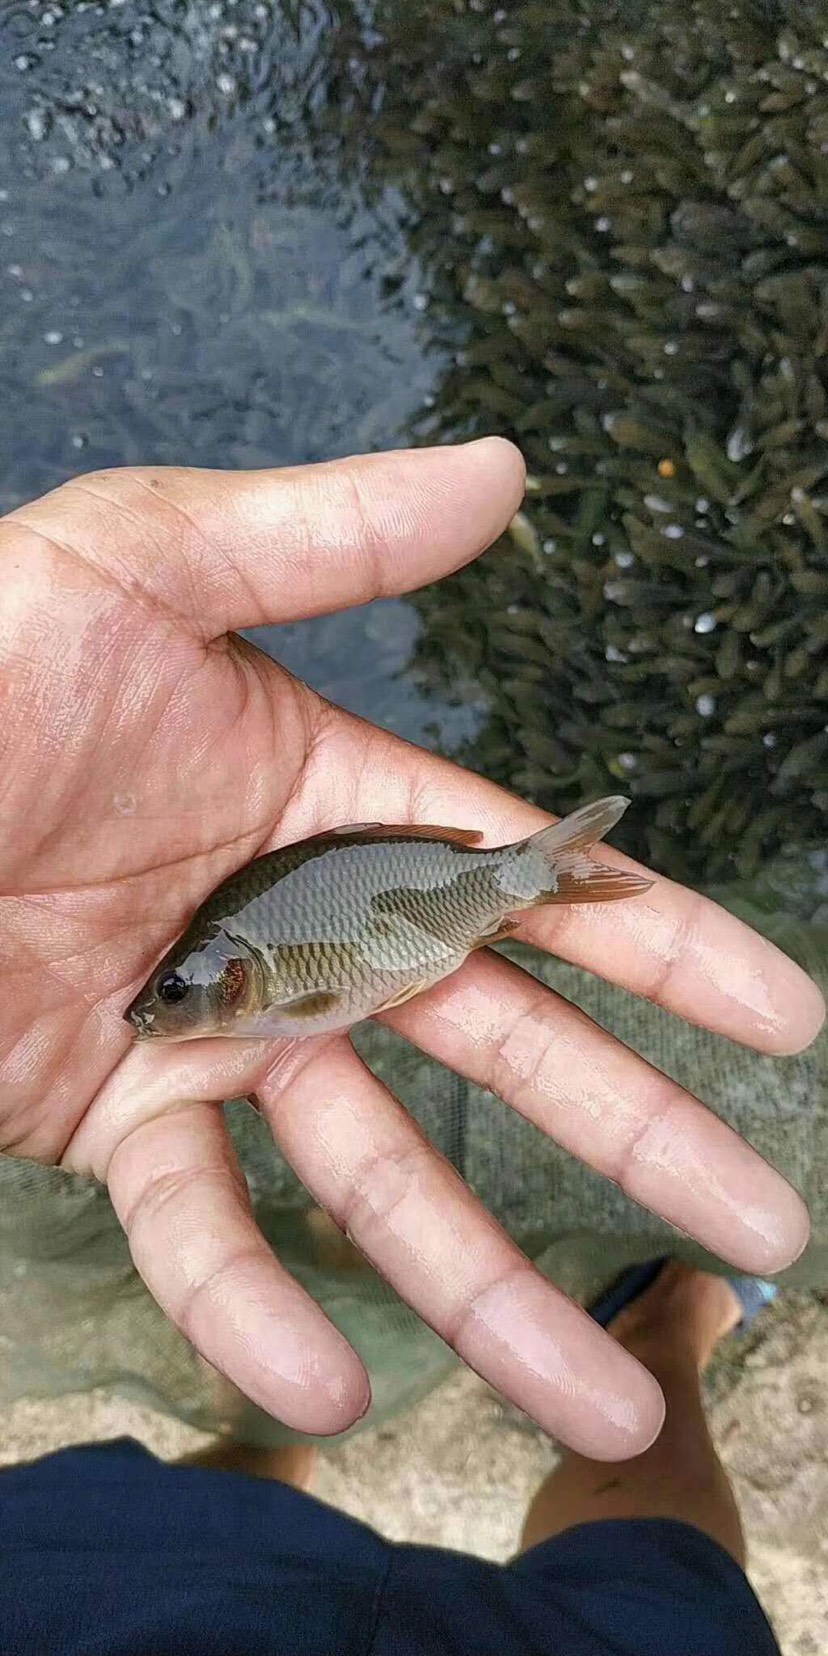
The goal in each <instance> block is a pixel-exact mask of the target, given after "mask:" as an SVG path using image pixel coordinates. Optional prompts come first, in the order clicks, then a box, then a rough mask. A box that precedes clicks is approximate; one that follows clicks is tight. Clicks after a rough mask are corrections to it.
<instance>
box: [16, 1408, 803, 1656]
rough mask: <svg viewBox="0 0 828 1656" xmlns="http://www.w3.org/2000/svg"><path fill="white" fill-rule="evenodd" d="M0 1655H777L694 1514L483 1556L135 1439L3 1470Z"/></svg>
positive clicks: (732, 1567)
mask: <svg viewBox="0 0 828 1656" xmlns="http://www.w3.org/2000/svg"><path fill="white" fill-rule="evenodd" d="M0 1651H2V1656H780V1653H779V1646H778V1645H777V1643H776V1640H775V1638H774V1636H773V1633H772V1632H771V1629H770V1626H769V1624H768V1622H767V1620H766V1618H765V1616H764V1614H763V1612H762V1609H761V1607H760V1605H759V1602H758V1600H757V1599H756V1597H755V1595H754V1593H753V1592H752V1590H751V1588H750V1586H749V1584H748V1581H747V1578H746V1576H745V1575H744V1573H743V1571H742V1570H741V1569H740V1568H739V1566H738V1565H737V1564H736V1562H735V1561H734V1560H733V1559H732V1558H731V1557H730V1556H729V1554H728V1553H726V1552H725V1551H724V1550H723V1549H722V1548H721V1547H720V1546H718V1545H717V1544H716V1543H715V1542H713V1541H712V1540H710V1539H709V1538H708V1537H707V1536H705V1535H703V1534H702V1532H701V1531H700V1530H698V1529H696V1528H694V1527H693V1526H691V1525H689V1524H683V1523H674V1522H672V1521H667V1520H662V1519H658V1518H652V1519H643V1520H638V1519H619V1520H612V1521H603V1520H602V1521H600V1522H595V1523H587V1524H581V1525H578V1526H577V1527H576V1528H574V1529H570V1530H567V1531H566V1532H565V1533H564V1534H562V1535H559V1536H557V1537H555V1538H554V1539H552V1540H550V1541H544V1542H542V1543H541V1544H540V1545H539V1546H536V1547H533V1548H532V1549H531V1551H529V1552H527V1553H525V1554H524V1555H523V1557H521V1558H517V1559H515V1560H514V1561H513V1562H512V1563H509V1564H494V1563H487V1562H485V1561H484V1560H482V1559H478V1558H473V1557H470V1556H468V1555H467V1554H465V1553H460V1552H451V1551H449V1550H447V1549H444V1548H440V1547H422V1546H413V1545H399V1544H395V1543H391V1542H388V1541H385V1540H383V1539H382V1538H381V1537H380V1536H379V1535H377V1534H376V1533H375V1532H374V1531H373V1530H371V1529H368V1528H367V1527H366V1526H365V1525H364V1524H361V1523H357V1522H356V1521H355V1520H354V1519H352V1518H349V1517H346V1516H345V1515H344V1514H342V1513H340V1512H337V1511H336V1510H334V1508H332V1507H329V1506H325V1505H324V1504H323V1503H322V1502H321V1501H317V1500H315V1499H314V1498H313V1497H312V1496H309V1495H305V1494H302V1493H300V1492H299V1491H297V1490H294V1489H291V1488H289V1487H288V1486H287V1485H285V1484H280V1483H274V1482H267V1481H265V1480H261V1479H255V1478H250V1477H247V1476H245V1475H242V1474H237V1473H230V1472H218V1471H209V1470H207V1469H204V1468H195V1467H182V1466H168V1465H165V1464H164V1463H163V1462H161V1461H159V1460H157V1459H156V1458H155V1457H154V1456H153V1455H151V1454H149V1453H148V1451H146V1450H145V1449H143V1448H142V1447H141V1446H140V1445H139V1444H137V1443H134V1442H132V1441H131V1440H129V1439H123V1440H118V1441H117V1442H114V1443H110V1444H102V1445H90V1446H84V1447H81V1448H72V1449H64V1450H60V1451H59V1452H58V1453H56V1454H53V1455H47V1456H46V1457H44V1458H43V1459H42V1460H39V1461H35V1462H33V1463H31V1464H28V1465H22V1466H15V1467H10V1468H7V1469H6V1470H4V1471H2V1472H0Z"/></svg>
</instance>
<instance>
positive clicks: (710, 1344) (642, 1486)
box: [521, 1264, 745, 1566]
mask: <svg viewBox="0 0 828 1656" xmlns="http://www.w3.org/2000/svg"><path fill="white" fill-rule="evenodd" d="M741 1314H742V1312H741V1306H740V1305H739V1302H738V1300H737V1298H736V1296H735V1294H734V1293H733V1290H732V1289H731V1288H730V1287H729V1286H728V1284H727V1282H726V1281H725V1280H724V1278H722V1277H715V1276H710V1275H708V1274H707V1273H706V1272H703V1271H696V1270H693V1269H691V1268H690V1267H689V1266H686V1265H679V1264H669V1265H667V1266H665V1268H664V1270H663V1271H662V1272H661V1274H660V1276H659V1277H658V1278H657V1280H656V1281H655V1282H654V1283H653V1286H652V1287H651V1288H649V1289H648V1290H647V1292H646V1293H644V1294H642V1295H641V1296H640V1298H639V1299H637V1300H636V1301H635V1302H634V1303H633V1304H632V1305H630V1306H627V1307H626V1308H625V1310H624V1311H622V1312H621V1313H620V1315H619V1316H618V1317H617V1318H616V1319H615V1321H614V1322H613V1323H612V1325H611V1333H612V1334H613V1335H614V1336H615V1338H616V1339H617V1340H620V1342H621V1344H622V1345H623V1346H626V1348H627V1350H628V1351H631V1352H633V1353H634V1355H635V1356H636V1357H638V1358H640V1360H641V1362H642V1363H644V1364H645V1365H646V1367H647V1368H648V1369H649V1370H650V1371H651V1373H652V1374H654V1375H655V1376H656V1378H657V1379H658V1381H659V1382H660V1384H661V1387H662V1390H663V1392H664V1396H665V1398H666V1402H667V1419H666V1421H665V1424H664V1427H663V1430H662V1432H661V1436H660V1437H659V1438H658V1440H657V1441H656V1442H655V1443H654V1444H653V1445H652V1448H650V1449H648V1450H646V1452H645V1453H644V1454H643V1455H638V1456H636V1457H635V1459H634V1460H629V1461H624V1462H622V1463H620V1464H619V1463H616V1464H613V1465H607V1463H606V1462H601V1461H590V1460H586V1459H585V1458H584V1457H583V1456H582V1455H574V1454H569V1453H566V1454H565V1455H564V1458H563V1461H562V1463H561V1465H560V1466H559V1467H558V1468H557V1469H556V1470H555V1471H554V1472H553V1473H551V1474H550V1476H549V1477H548V1478H547V1479H546V1482H545V1483H544V1484H543V1485H542V1486H541V1488H540V1489H539V1490H538V1493H537V1495H536V1496H535V1498H534V1500H533V1501H532V1504H531V1506H530V1508H529V1512H528V1514H527V1517H526V1523H525V1525H524V1529H523V1536H522V1540H521V1551H525V1550H526V1549H527V1548H528V1547H534V1546H536V1545H537V1543H538V1542H539V1541H545V1540H547V1539H548V1538H549V1537H550V1536H553V1535H559V1534H560V1533H561V1531H563V1530H567V1529H571V1528H572V1526H573V1525H574V1524H584V1523H588V1522H590V1521H591V1520H593V1519H596V1518H676V1519H681V1520H683V1521H684V1522H685V1523H688V1524H695V1525H696V1526H697V1528H698V1529H701V1530H704V1531H705V1533H706V1534H707V1535H710V1536H712V1537H713V1539H714V1540H715V1541H718V1542H719V1543H720V1544H721V1546H723V1547H725V1548H726V1549H727V1551H728V1552H729V1553H731V1554H732V1555H733V1557H734V1558H735V1559H736V1560H737V1561H738V1562H739V1563H740V1564H741V1565H743V1566H744V1562H745V1543H744V1536H743V1534H742V1526H741V1523H740V1520H739V1513H738V1509H737V1506H736V1502H735V1499H734V1496H733V1491H732V1489H731V1487H730V1484H729V1482H728V1479H727V1474H726V1473H725V1470H724V1467H723V1466H722V1464H721V1461H720V1460H719V1457H718V1455H717V1454H716V1451H715V1449H714V1447H713V1442H712V1439H711V1437H710V1433H709V1431H708V1428H707V1422H706V1420H705V1417H704V1410H703V1408H702V1400H701V1386H700V1376H701V1375H702V1374H703V1372H704V1370H705V1368H706V1367H707V1365H708V1363H709V1362H710V1359H711V1357H712V1355H713V1352H714V1350H715V1348H716V1346H717V1344H718V1342H719V1340H721V1339H723V1338H724V1336H725V1335H726V1334H728V1333H729V1332H730V1330H731V1329H733V1328H735V1327H736V1325H737V1323H738V1322H739V1320H740V1317H741Z"/></svg>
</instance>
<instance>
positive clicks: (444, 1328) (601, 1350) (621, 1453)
mask: <svg viewBox="0 0 828 1656" xmlns="http://www.w3.org/2000/svg"><path fill="white" fill-rule="evenodd" d="M256 1091H257V1097H258V1100H259V1103H260V1106H261V1108H262V1110H263V1111H264V1113H265V1114H266V1116H267V1118H268V1120H269V1121H270V1124H271V1127H272V1129H273V1132H274V1134H275V1137H276V1138H277V1140H278V1142H279V1145H280V1147H281V1149H282V1151H283V1153H284V1154H285V1156H286V1157H287V1158H288V1160H289V1161H290V1162H291V1164H292V1165H293V1167H294V1168H295V1170H296V1172H297V1173H298V1174H299V1176H300V1178H301V1179H302V1180H303V1182H304V1184H305V1185H306V1186H307V1187H308V1189H309V1190H310V1191H311V1192H312V1193H313V1195H314V1196H315V1197H316V1199H317V1201H319V1202H320V1203H321V1204H322V1205H323V1206H324V1207H325V1208H327V1210H328V1211H329V1213H331V1214H332V1215H333V1217H334V1219H335V1220H336V1221H337V1223H338V1224H339V1225H340V1226H341V1227H342V1228H343V1230H345V1231H346V1232H347V1234H348V1235H349V1236H350V1237H351V1238H352V1239H353V1241H354V1242H355V1243H356V1245H357V1246H358V1247H359V1248H360V1249H361V1251H362V1252H363V1253H364V1254H365V1255H366V1256H367V1257H368V1258H369V1259H370V1260H371V1261H372V1263H373V1264H375V1265H376V1266H377V1268H378V1270H380V1271H381V1272H382V1274H383V1276H385V1277H386V1278H387V1280H388V1281H389V1282H390V1283H391V1284H392V1286H393V1287H394V1288H396V1289H397V1291H398V1292H399V1293H400V1294H401V1295H402V1296H403V1297H404V1298H405V1299H406V1300H408V1302H409V1303H410V1304H411V1305H412V1306H413V1307H414V1308H415V1310H417V1311H418V1312H419V1313H420V1315H421V1316H422V1317H423V1318H424V1320H425V1321H426V1322H427V1323H429V1324H430V1326H431V1327H432V1328H434V1329H435V1330H436V1331H437V1333H438V1334H440V1335H441V1336H442V1338H443V1339H444V1340H446V1341H447V1342H448V1343H449V1344H450V1345H452V1346H453V1347H454V1349H455V1350H456V1351H457V1353H458V1355H459V1356H460V1357H462V1358H463V1360H464V1361H465V1362H466V1363H468V1364H469V1366H470V1367H471V1368H473V1369H475V1370H476V1371H477V1373H478V1374H481V1375H483V1376H484V1378H485V1379H487V1380H489V1381H490V1382H491V1383H492V1384H493V1385H494V1386H496V1387H497V1388H498V1390H500V1391H501V1392H503V1393H504V1394H505V1395H506V1396H508V1397H510V1398H511V1399H512V1400H513V1401H514V1402H515V1403H517V1404H518V1405H519V1407H520V1408H522V1409H524V1410H526V1412H527V1413H528V1414H530V1415H531V1416H532V1418H533V1419H535V1420H536V1421H538V1422H539V1424H541V1425H542V1426H543V1427H545V1429H546V1430H547V1431H550V1432H552V1433H554V1434H555V1435H556V1436H557V1437H559V1438H561V1439H562V1440H563V1441H564V1442H565V1443H568V1444H569V1445H570V1446H571V1447H572V1448H575V1449H578V1450H580V1451H581V1452H582V1453H585V1454H588V1455H592V1456H595V1457H596V1458H597V1459H599V1460H619V1459H622V1460H626V1459H627V1458H628V1457H629V1456H630V1455H635V1454H639V1453H640V1452H641V1451H642V1450H644V1449H646V1448H647V1447H648V1445H649V1444H650V1443H651V1442H652V1441H653V1439H654V1438H655V1436H656V1434H657V1433H658V1431H659V1429H660V1426H661V1422H662V1419H663V1400H662V1397H661V1393H660V1390H659V1388H658V1386H657V1384H656V1382H655V1381H654V1380H653V1378H652V1376H651V1375H649V1374H648V1373H647V1371H646V1370H645V1369H644V1368H643V1367H642V1365H641V1364H640V1363H638V1362H637V1361H636V1360H635V1358H633V1357H631V1356H630V1355H629V1354H628V1353H627V1352H626V1351H624V1350H623V1348H622V1347H621V1346H620V1345H618V1344H617V1343H616V1341H614V1340H613V1339H611V1338H610V1337H609V1336H608V1335H607V1334H605V1333H603V1331H602V1330H601V1329H599V1328H598V1327H597V1325H596V1324H595V1323H593V1322H592V1320H591V1319H590V1317H589V1316H587V1314H586V1313H585V1312H584V1311H582V1310H581V1309H580V1308H579V1307H578V1306H576V1305H575V1304H574V1303H573V1302H572V1301H571V1300H570V1299H568V1298H567V1297H566V1295H565V1294H563V1293H561V1292H560V1290H559V1289H557V1288H555V1287H553V1286H552V1285H551V1284H550V1283H548V1282H547V1281H546V1280H545V1279H544V1278H543V1277H542V1276H541V1274H540V1272H539V1271H537V1270H536V1269H535V1267H534V1266H533V1265H531V1264H530V1263H529V1261H528V1260H527V1259H526V1258H525V1256H524V1255H523V1254H522V1253H521V1252H520V1249H519V1248H518V1247H517V1246H516V1245H515V1244H514V1243H513V1242H512V1241H511V1240H510V1239H509V1238H508V1237H507V1236H506V1234H505V1233H504V1232H503V1231H502V1230H501V1228H500V1226H499V1225H498V1224H497V1223H496V1221H495V1220H494V1219H493V1218H492V1217H491V1215H490V1214H489V1213H487V1212H486V1210H485V1208H483V1207H482V1205H481V1204H480V1203H479V1202H478V1201H477V1199H476V1198H475V1197H474V1196H473V1195H472V1193H471V1191H470V1190H469V1188H468V1186H467V1185H466V1184H465V1183H464V1181H463V1180H462V1179H461V1177H460V1175H459V1174H458V1173H457V1172H456V1171H455V1169H454V1168H453V1167H452V1166H451V1164H450V1163H449V1162H448V1161H446V1160H445V1159H444V1157H442V1156H441V1155H440V1154H439V1153H438V1151H437V1150H435V1149H434V1147H433V1146H432V1145H431V1144H429V1143H428V1141H427V1139H426V1138H425V1137H424V1135H423V1134H422V1132H421V1131H420V1129H419V1127H418V1126H417V1125H416V1123H415V1122H414V1121H413V1120H412V1119H411V1117H410V1116H409V1115H408V1113H407V1112H406V1111H405V1110H404V1109H403V1108H402V1106H401V1105H400V1104H399V1103H398V1102H397V1100H396V1099H394V1098H393V1097H392V1096H391V1094H390V1093H389V1092H388V1091H387V1090H386V1088H385V1087H384V1086H383V1085H382V1083H381V1082H380V1081H378V1080H377V1078H376V1077H375V1076H373V1075H372V1074H371V1072H370V1071H369V1070H368V1069H367V1068H366V1067H365V1065H364V1064H363V1063H362V1062H361V1060H360V1059H359V1058H358V1057H357V1054H356V1053H355V1052H354V1050H353V1048H352V1047H351V1046H350V1043H348V1042H341V1043H338V1044H337V1045H336V1046H335V1047H334V1046H331V1047H329V1048H328V1049H327V1050H326V1051H325V1052H324V1053H321V1054H320V1055H319V1057H318V1059H315V1060H312V1061H311V1062H309V1063H308V1064H306V1065H305V1067H304V1068H303V1069H302V1070H301V1071H300V1072H299V1073H298V1075H295V1076H293V1077H292V1078H291V1080H290V1081H289V1083H288V1085H287V1086H285V1084H284V1078H283V1076H282V1075H281V1074H280V1071H279V1068H278V1066H277V1068H276V1069H275V1071H274V1072H272V1074H271V1075H270V1076H269V1077H268V1076H266V1077H265V1078H264V1079H263V1080H261V1079H260V1080H259V1082H258V1083H257V1088H256Z"/></svg>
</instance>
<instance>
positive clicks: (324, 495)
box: [5, 437, 524, 639]
mask: <svg viewBox="0 0 828 1656" xmlns="http://www.w3.org/2000/svg"><path fill="white" fill-rule="evenodd" d="M523 482H524V467H523V461H522V459H521V457H520V455H519V453H518V451H517V449H515V448H514V447H513V446H512V444H511V443H508V442H506V441H505V440H504V439H502V438H500V437H486V438H483V439H481V440H480V441H478V442H474V443H466V444H462V445H459V446H455V447H441V448H429V449H409V450H399V451H395V452H391V453H388V454H372V455H363V456H358V457H356V458H354V459H348V460H334V461H328V462H326V463H324V464H322V465H315V466H297V467H291V468H289V469H284V470H273V471H270V470H268V471H242V472H224V471H202V470H196V469H190V468H183V467H181V468H179V467H162V466H144V467H135V468H129V469H122V470H116V471H105V472H95V473H91V474H89V475H88V476H84V477H78V478H76V479H74V480H73V481H71V482H70V483H65V484H64V485H63V486H62V487H61V488H59V489H56V490H55V491H53V493H51V494H49V495H46V496H44V497H43V499H41V500H38V501H35V502H33V503H32V504H31V505H27V506H23V507H20V508H19V509H18V510H17V511H15V512H13V513H11V514H10V516H9V517H8V518H7V519H6V520H5V522H6V524H7V525H11V524H13V523H14V522H15V521H16V522H17V523H18V524H19V525H24V526H25V527H27V528H28V529H29V530H30V531H34V532H35V533H38V534H41V535H43V536H45V537H47V538H48V539H49V540H50V541H51V542H52V543H53V544H55V543H57V544H59V545H60V546H62V547H63V548H65V549H67V550H68V551H70V552H72V553H74V554H76V555H78V556H81V557H83V558H84V559H85V560H86V561H88V562H89V563H91V564H93V565H94V566H97V567H98V568H99V569H101V570H102V572H103V571H105V572H106V574H107V576H108V578H109V579H112V578H115V579H117V580H119V581H121V582H123V583H124V584H129V585H132V584H133V583H135V582H136V581H137V583H138V585H139V587H140V588H141V589H142V590H143V591H144V592H146V593H148V594H150V595H151V596H152V597H153V599H154V600H155V601H156V602H158V603H159V604H161V605H163V607H164V608H165V609H167V610H168V611H172V612H173V613H174V614H176V615H178V616H180V618H181V619H182V620H183V621H184V622H185V623H187V624H188V625H189V626H191V627H193V628H195V629H196V630H197V631H198V632H199V634H200V635H201V636H202V637H203V638H204V639H210V638H215V637H217V636H218V635H219V634H220V633H223V632H226V631H228V630H229V629H232V628H239V627H253V626H259V625H262V624H264V623H266V622H269V621H287V620H292V619H295V618H297V617H304V616H311V615H320V614H322V613H324V612H327V611H333V610H338V609H342V608H345V607H351V606H353V605H357V604H364V603H367V602H368V601H369V600H370V599H372V598H383V597H390V596H392V595H394V594H397V593H403V592H411V591H413V590H414V589H415V588H417V587H421V586H425V585H427V584H428V582H430V581H433V580H436V579H438V578H439V577H440V576H442V575H447V574H449V573H450V572H451V571H452V570H455V569H459V568H460V567H461V566H462V565H463V564H466V563H468V562H469V561H470V560H471V559H472V558H475V557H476V556H477V555H478V553H479V552H482V551H483V550H484V548H485V547H487V546H489V545H490V544H491V542H492V541H493V540H494V539H495V538H496V536H497V535H498V534H499V533H500V532H501V530H502V529H504V528H505V526H506V524H507V523H508V522H509V519H510V518H511V517H512V515H513V513H514V512H515V510H516V509H517V506H518V505H519V503H520V499H521V496H522V492H523Z"/></svg>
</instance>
